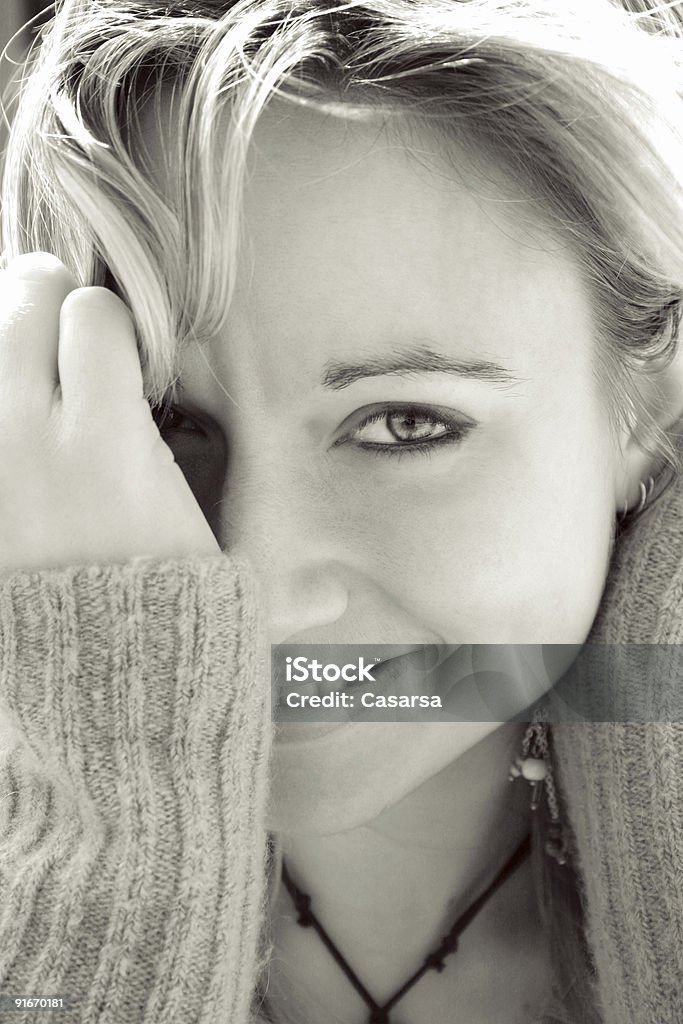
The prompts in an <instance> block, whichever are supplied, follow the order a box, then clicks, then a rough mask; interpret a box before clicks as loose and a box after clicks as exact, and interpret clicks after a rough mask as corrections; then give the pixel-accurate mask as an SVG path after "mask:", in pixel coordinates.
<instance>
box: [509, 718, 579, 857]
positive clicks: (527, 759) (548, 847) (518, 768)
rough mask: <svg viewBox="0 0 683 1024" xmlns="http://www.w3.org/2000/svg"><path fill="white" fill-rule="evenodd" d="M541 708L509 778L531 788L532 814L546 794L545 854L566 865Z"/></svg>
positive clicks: (547, 736)
mask: <svg viewBox="0 0 683 1024" xmlns="http://www.w3.org/2000/svg"><path fill="white" fill-rule="evenodd" d="M544 719H545V713H544V708H543V707H542V706H539V707H537V708H536V710H535V711H534V714H533V718H532V720H531V722H530V723H529V725H528V726H527V729H526V732H525V733H524V736H523V737H522V745H521V751H520V753H519V755H518V756H517V757H516V758H515V760H514V762H513V764H512V765H511V766H510V772H509V775H508V779H509V780H510V782H513V781H514V780H515V779H518V778H522V779H525V780H526V781H527V782H528V783H529V785H530V786H531V802H530V807H531V810H532V811H536V810H538V807H539V806H540V802H541V797H542V795H543V792H544V791H545V799H546V804H547V807H548V814H549V817H550V822H549V824H548V838H547V839H546V842H545V852H546V854H547V855H548V856H549V857H552V858H553V860H555V861H557V863H558V864H566V863H567V845H566V841H565V836H564V829H563V828H562V820H561V818H560V810H559V804H558V800H557V791H556V789H555V778H554V775H553V768H552V763H551V758H550V746H549V732H548V723H547V722H546V721H545V720H544Z"/></svg>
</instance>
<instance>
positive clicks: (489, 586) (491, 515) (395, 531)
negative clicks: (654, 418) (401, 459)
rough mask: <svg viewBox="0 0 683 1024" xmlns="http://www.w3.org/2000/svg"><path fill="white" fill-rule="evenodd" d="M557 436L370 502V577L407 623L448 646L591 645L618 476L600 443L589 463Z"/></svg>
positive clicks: (503, 449) (508, 448) (507, 448)
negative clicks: (613, 480) (612, 485)
mask: <svg viewBox="0 0 683 1024" xmlns="http://www.w3.org/2000/svg"><path fill="white" fill-rule="evenodd" d="M526 440H527V441H529V439H526ZM551 440H552V439H551V438H550V437H548V438H546V443H544V444H537V445H536V447H535V448H534V447H533V446H532V445H531V443H518V444H516V445H510V444H507V445H506V443H505V442H504V441H503V439H502V438H501V439H500V445H499V446H498V448H497V454H496V456H495V457H493V458H491V459H488V460H482V461H480V462H479V463H478V465H477V466H476V468H475V466H474V465H472V466H470V467H467V466H465V465H461V466H458V465H456V464H455V463H454V464H453V471H452V474H451V475H450V478H449V476H448V475H446V474H441V475H440V476H439V478H438V479H436V478H429V479H427V478H424V479H423V481H422V486H421V487H415V486H413V485H412V484H410V485H406V486H405V487H404V489H403V494H402V499H401V500H398V497H397V499H396V500H394V501H393V502H387V501H386V494H383V495H381V496H380V495H376V496H375V497H374V499H373V498H372V496H371V495H370V494H366V495H365V502H364V513H365V514H364V516H363V525H362V526H361V524H360V523H359V524H358V530H359V531H360V530H361V529H362V530H365V531H366V536H367V541H368V543H367V551H366V555H367V561H366V570H367V571H368V573H370V574H371V575H372V577H373V580H374V582H375V585H376V586H377V587H378V589H379V590H380V591H381V593H382V594H383V595H384V597H385V599H386V597H388V598H389V599H390V600H391V602H392V603H393V604H394V605H396V606H397V607H399V608H400V609H401V610H402V613H403V617H404V618H407V619H409V620H411V621H417V622H419V623H421V624H422V625H423V626H424V627H426V629H427V630H428V631H429V633H430V634H437V635H438V636H440V637H441V638H442V639H443V641H444V642H446V643H494V644H503V643H515V644H528V643H532V644H535V643H547V644H574V643H582V642H583V641H584V640H585V638H586V636H587V634H588V631H589V629H590V626H591V624H592V622H593V619H594V617H595V613H596V611H597V608H598V604H599V601H600V596H601V594H602V590H603V587H604V582H605V577H606V573H607V566H608V559H609V554H610V549H611V541H612V525H613V521H614V516H613V507H612V504H611V496H610V486H609V480H610V475H609V473H608V472H606V471H605V470H606V462H605V459H604V458H603V457H602V456H601V453H599V452H598V451H597V450H596V449H595V447H594V448H593V457H591V458H589V459H586V458H582V457H581V446H580V445H579V446H577V445H576V444H575V443H574V444H565V446H564V447H560V446H558V444H550V441H551ZM555 440H557V438H555ZM521 441H522V439H518V442H521ZM494 448H495V445H494ZM549 448H550V449H551V450H552V452H553V457H552V458H550V459H549V458H548V449H549ZM586 450H587V449H585V448H584V449H583V451H584V453H585V451H586ZM520 451H523V452H524V455H523V456H522V455H521V453H520ZM515 454H516V456H517V457H515ZM603 454H604V453H603ZM473 462H474V460H473ZM468 468H469V471H468ZM463 479H466V480H467V481H468V482H467V486H463V485H462V483H461V481H462V480H463ZM368 524H371V525H370V526H368ZM348 525H350V529H351V530H353V525H351V524H348ZM368 530H370V531H371V533H370V535H368V534H367V531H368Z"/></svg>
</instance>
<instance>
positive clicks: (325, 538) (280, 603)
mask: <svg viewBox="0 0 683 1024" xmlns="http://www.w3.org/2000/svg"><path fill="white" fill-rule="evenodd" d="M330 506H332V507H330ZM338 520H339V510H338V509H335V508H334V502H330V501H329V499H326V498H325V495H324V494H323V493H322V492H321V488H320V487H318V486H317V485H316V481H312V480H311V479H310V478H309V479H302V478H301V477H299V479H297V480H292V479H291V477H290V478H289V479H288V478H287V477H286V476H285V474H283V473H281V472H277V471H276V470H273V471H272V472H271V473H268V474H263V475H259V476H257V475H256V474H255V473H250V474H249V475H248V476H247V475H246V474H244V473H242V474H240V475H239V476H238V475H237V474H230V475H229V476H228V478H227V480H226V482H225V491H224V496H223V500H222V502H221V540H222V543H223V547H224V549H226V550H227V552H228V553H229V554H233V555H235V556H238V557H241V558H244V559H246V561H248V562H249V563H250V565H251V566H252V568H253V569H254V571H255V573H256V576H257V579H258V582H259V584H260V586H259V590H260V594H261V597H262V599H263V600H264V602H265V605H266V607H265V613H266V621H267V624H268V633H269V637H268V639H269V641H270V643H273V644H278V643H284V642H286V641H293V640H299V641H300V642H302V643H315V642H323V643H324V642H325V641H326V640H327V639H328V638H329V631H328V630H326V627H329V626H331V625H332V624H334V623H335V622H337V621H338V620H339V619H340V618H341V617H342V616H343V615H344V613H345V612H346V609H347V607H348V603H349V589H350V581H349V570H348V567H347V566H345V564H344V550H343V546H342V540H341V530H340V524H339V521H338ZM326 632H327V633H328V636H326V635H325V634H326Z"/></svg>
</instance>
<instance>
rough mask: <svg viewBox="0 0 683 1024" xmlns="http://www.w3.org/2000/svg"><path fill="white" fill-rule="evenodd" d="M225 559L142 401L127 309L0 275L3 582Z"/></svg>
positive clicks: (61, 284)
mask: <svg viewBox="0 0 683 1024" xmlns="http://www.w3.org/2000/svg"><path fill="white" fill-rule="evenodd" d="M219 553H220V547H219V545H218V543H217V541H216V539H215V537H214V535H213V533H212V531H211V529H210V527H209V525H208V523H207V522H206V519H205V518H204V516H203V514H202V511H201V509H200V507H199V505H198V504H197V502H196V500H195V498H194V496H193V494H192V491H191V490H190V488H189V486H188V485H187V483H186V481H185V478H184V477H183V474H182V472H181V471H180V469H179V468H178V466H177V465H176V464H175V462H174V459H173V455H172V453H171V451H170V449H169V448H168V447H167V445H166V444H164V442H163V440H162V439H161V436H160V434H159V431H158V429H157V427H156V424H155V422H154V419H153V417H152V414H151V411H150V408H149V405H148V404H147V402H146V401H145V399H144V396H143V382H142V371H141V367H140V361H139V358H138V352H137V346H136V340H135V333H134V328H133V322H132V319H131V316H130V313H129V311H128V309H127V307H126V306H125V305H124V303H123V302H122V301H121V300H120V299H119V298H118V297H117V296H116V295H114V293H113V292H110V291H108V290H107V289H105V288H79V287H77V282H76V281H75V279H74V278H73V277H72V276H71V274H70V273H69V271H68V270H67V269H66V268H65V267H64V266H63V265H62V264H61V263H60V262H59V260H57V259H56V258H55V257H53V256H48V255H46V254H42V253H31V254H29V255H27V256H21V257H19V258H18V259H17V260H15V261H14V262H13V263H12V264H11V265H10V268H9V269H8V270H6V271H4V272H2V273H0V571H1V572H8V571H11V570H15V569H21V570H27V569H47V568H54V567H60V566H67V565H78V564H89V563H111V562H126V561H129V560H131V559H133V558H136V557H141V556H151V557H153V558H158V559H164V558H182V557H188V556H201V555H212V554H219Z"/></svg>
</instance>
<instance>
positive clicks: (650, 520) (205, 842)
mask: <svg viewBox="0 0 683 1024" xmlns="http://www.w3.org/2000/svg"><path fill="white" fill-rule="evenodd" d="M256 603H257V602H256V599H255V592H254V587H253V585H252V583H251V578H250V575H249V572H248V570H247V569H246V568H245V567H244V566H242V565H239V564H235V563H234V562H232V561H231V560H230V559H228V558H227V557H225V556H216V557H215V558H208V559H199V560H187V561H182V562H181V561H179V562H168V563H155V562H153V561H151V560H145V559H138V560H136V561H135V562H133V563H131V564H129V565H123V566H90V567H74V568H69V569H64V570H50V571H45V572H38V573H14V574H12V575H11V576H9V577H7V578H5V579H4V580H2V581H0V997H2V998H4V999H5V1000H6V1001H7V997H8V996H9V997H17V998H21V997H23V998H26V997H31V996H43V997H46V996H53V995H54V996H55V997H59V996H61V997H64V998H70V1000H71V1005H72V1006H73V1009H72V1011H71V1012H63V1013H61V1014H60V1015H59V1016H58V1017H57V1018H56V1019H59V1020H65V1021H68V1022H69V1024H72V1022H73V1024H76V1022H78V1024H95V1022H97V1024H162V1022H163V1024H181V1022H182V1024H247V1021H248V1020H249V1018H250V1000H251V996H252V992H253V988H254V984H255V979H256V976H257V973H258V970H259V967H260V963H259V929H260V924H261V921H262V918H263V900H264V891H265V879H266V873H265V863H264V859H265V848H266V842H265V839H266V837H265V834H264V831H263V824H262V822H263V811H264V801H265V797H266V789H267V775H268V751H269V744H270V740H271V727H270V724H269V709H268V707H267V701H266V694H267V693H268V689H269V688H268V686H267V685H266V677H265V664H266V659H265V657H264V646H263V638H262V637H261V635H260V633H259V632H258V626H257V616H256V614H255V608H256ZM682 609H683V479H682V480H679V481H678V482H677V483H676V485H675V486H674V487H672V488H670V490H669V491H668V492H667V493H666V494H665V495H664V496H663V497H662V498H661V500H660V502H659V503H658V504H656V505H655V506H654V507H653V509H652V510H651V511H649V512H648V513H647V514H646V515H645V516H644V517H643V519H642V520H641V521H640V522H639V523H637V524H634V525H633V526H632V527H631V528H630V529H629V530H628V532H627V533H625V534H624V535H623V537H621V538H620V541H619V543H618V546H617V550H616V552H615V556H614V558H613V562H612V568H611V572H610V576H609V579H608V582H607V586H606V589H605V594H604V598H603V602H602V605H601V609H600V612H599V614H598V617H597V619H596V622H595V626H594V629H593V633H592V635H591V640H593V641H602V642H605V641H608V642H631V643H633V642H645V643H655V642H656V643H680V642H683V611H682ZM673 682H674V683H675V682H676V681H675V680H674V681H673ZM664 683H665V685H664V686H663V691H666V686H667V685H671V683H672V681H671V680H668V681H664ZM642 685H643V680H642V677H634V678H633V679H630V678H625V679H624V680H623V686H624V687H632V688H637V687H639V686H641V687H642ZM554 746H555V752H556V757H557V774H558V780H559V783H560V786H561V789H562V791H563V794H564V797H565V799H566V801H567V805H568V812H569V816H570V822H571V825H572V827H573V830H574V833H575V840H576V847H577V851H576V855H577V858H578V862H579V865H578V866H579V869H580V872H581V877H582V880H583V886H584V889H585V898H586V902H587V921H586V928H587V935H588V940H589V944H590V948H591V952H592V956H593V959H594V961H595V965H596V968H597V972H598V986H597V998H598V999H599V1002H600V1006H601V1012H602V1015H603V1021H604V1024H680V1021H681V1020H683V988H682V987H681V980H680V979H681V975H682V974H683V972H682V971H681V964H682V963H683V726H682V725H681V724H673V725H671V724H657V725H643V726H635V725H617V724H612V725H610V724H582V725H579V726H573V725H562V726H557V727H556V728H555V729H554ZM8 1005H9V1004H8ZM48 1019H51V1018H50V1017H49V1016H48V1015H47V1013H46V1011H44V1010H36V1009H26V1008H23V1009H19V1010H15V1009H2V1008H1V1007H0V1021H2V1022H3V1024H5V1022H13V1024H27V1022H36V1021H46V1020H48ZM53 1019H54V1018H53ZM321 1024H323V1022H321ZM577 1024H582V1022H577Z"/></svg>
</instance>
